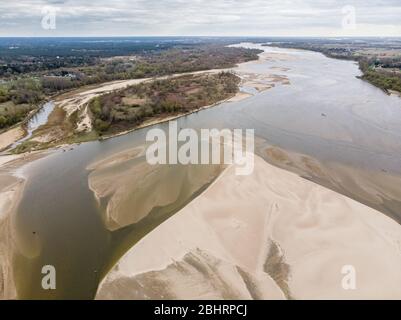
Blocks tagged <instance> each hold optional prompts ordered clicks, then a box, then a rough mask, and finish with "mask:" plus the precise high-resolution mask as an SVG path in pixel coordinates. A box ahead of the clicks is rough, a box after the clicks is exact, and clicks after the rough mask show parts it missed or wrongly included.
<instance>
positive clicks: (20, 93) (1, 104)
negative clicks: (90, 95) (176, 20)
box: [0, 40, 261, 131]
mask: <svg viewBox="0 0 401 320" xmlns="http://www.w3.org/2000/svg"><path fill="white" fill-rule="evenodd" d="M49 41H50V40H49ZM226 44H227V43H226V42H221V43H219V42H218V41H217V43H209V42H206V43H195V44H187V45H183V44H178V45H177V44H176V43H174V42H172V43H169V44H168V45H162V44H159V43H155V44H154V45H153V46H149V48H153V49H152V50H140V47H138V48H136V49H135V50H133V51H131V50H130V49H129V48H128V47H125V46H124V45H121V44H119V46H120V45H121V48H120V47H119V46H112V47H111V48H109V47H108V45H107V44H104V46H105V47H104V48H103V49H101V48H98V47H97V46H98V45H96V44H88V43H84V44H81V43H79V47H78V48H79V50H78V49H77V48H76V47H75V46H76V45H77V44H68V43H67V44H64V43H60V44H59V45H61V47H62V48H57V47H56V48H55V49H54V50H55V51H56V52H58V50H61V52H63V53H65V54H69V55H70V56H58V55H55V54H53V53H51V52H48V51H46V54H47V55H46V56H36V55H35V54H38V53H39V52H42V51H43V50H44V48H42V47H41V46H39V47H37V48H36V49H35V50H36V51H35V50H33V49H32V47H31V46H28V47H26V48H21V50H20V49H19V50H17V52H19V51H21V52H20V53H21V56H20V55H16V53H17V52H11V51H7V49H4V48H2V47H1V41H0V52H2V50H3V51H4V50H5V51H4V56H3V57H0V76H2V77H3V78H0V81H3V82H0V130H1V129H4V128H8V127H10V126H12V125H14V124H16V123H18V122H20V121H22V120H24V119H25V118H26V116H27V115H28V114H29V112H30V111H32V110H33V109H35V108H37V107H38V105H39V103H40V101H42V100H43V99H45V98H49V97H50V96H53V95H55V94H59V93H62V92H65V91H68V90H71V89H76V88H80V87H83V86H86V85H93V84H98V83H104V82H108V81H114V80H126V79H138V78H148V77H149V78H151V77H156V76H166V75H172V74H175V73H187V72H194V71H200V70H209V69H217V68H230V67H234V66H235V65H236V64H238V63H241V62H246V61H250V60H255V59H258V53H260V52H261V51H259V50H250V49H244V48H231V47H226ZM85 46H89V47H91V46H95V47H96V49H97V50H98V51H97V52H95V51H90V50H87V49H86V47H85ZM142 47H143V48H148V45H145V44H142ZM155 48H157V49H155ZM106 49H107V50H106ZM77 52H80V53H79V54H77ZM132 52H135V53H136V55H135V56H132V55H129V54H132ZM22 53H24V55H22ZM27 53H30V54H32V56H29V55H26V54H27ZM117 53H118V54H122V55H121V56H115V54H117ZM123 54H125V55H123ZM2 60H3V65H1V62H2ZM107 126H108V124H107V121H106V122H105V121H104V120H102V119H100V120H97V121H96V127H97V128H100V129H102V131H106V130H107Z"/></svg>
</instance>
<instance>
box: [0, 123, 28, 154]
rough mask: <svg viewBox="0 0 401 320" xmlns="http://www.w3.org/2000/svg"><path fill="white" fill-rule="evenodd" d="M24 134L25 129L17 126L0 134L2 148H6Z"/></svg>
mask: <svg viewBox="0 0 401 320" xmlns="http://www.w3.org/2000/svg"><path fill="white" fill-rule="evenodd" d="M23 136H24V130H22V128H21V127H15V128H13V129H10V130H8V131H6V132H4V133H2V134H0V150H4V149H5V148H7V147H8V146H10V145H12V144H13V143H14V142H16V141H18V140H19V139H21V138H22V137H23Z"/></svg>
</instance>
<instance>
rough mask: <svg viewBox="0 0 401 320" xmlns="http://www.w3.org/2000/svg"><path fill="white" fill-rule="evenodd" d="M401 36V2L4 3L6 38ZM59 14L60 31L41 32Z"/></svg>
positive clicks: (0, 22) (1, 16)
mask: <svg viewBox="0 0 401 320" xmlns="http://www.w3.org/2000/svg"><path fill="white" fill-rule="evenodd" d="M346 5H351V6H354V7H355V12H356V22H357V28H356V29H355V30H353V31H352V32H353V35H382V36H386V35H389V36H390V35H391V36H394V35H401V1H399V0H247V1H243V0H113V1H110V0H96V1H94V0H19V1H18V2H16V1H14V2H11V1H7V2H6V1H3V2H2V3H0V35H2V36H13V35H26V36H31V35H42V36H62V35H261V36H272V35H310V36H314V35H346V34H347V33H349V32H350V31H349V30H344V29H343V28H342V20H343V18H344V14H343V13H342V8H343V7H344V6H346ZM45 6H52V7H55V8H57V28H56V29H55V30H44V29H42V28H41V21H42V18H43V14H42V9H43V7H45Z"/></svg>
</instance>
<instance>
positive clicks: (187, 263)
mask: <svg viewBox="0 0 401 320" xmlns="http://www.w3.org/2000/svg"><path fill="white" fill-rule="evenodd" d="M255 161H256V163H255V171H254V173H253V174H252V175H251V176H248V177H241V176H236V175H235V170H234V167H233V166H232V167H230V168H229V169H227V170H226V171H225V172H224V173H223V174H222V175H221V176H220V178H219V179H218V180H217V181H215V182H214V183H213V184H212V185H211V186H210V187H209V188H208V189H207V190H206V191H205V192H204V193H203V194H202V195H201V196H199V197H198V198H196V199H195V200H194V201H192V202H191V203H190V204H188V205H187V206H186V207H185V208H184V209H182V210H181V211H180V212H178V213H177V214H176V215H175V216H174V217H172V218H171V219H169V220H168V221H167V222H165V223H163V224H162V225H161V226H160V227H158V228H157V229H156V230H155V231H153V232H152V233H150V234H149V235H147V236H146V237H145V238H144V239H143V240H142V241H140V242H139V243H138V244H137V245H136V246H134V247H133V248H132V249H131V250H130V251H129V252H128V253H127V254H126V255H125V256H124V257H123V258H122V259H121V260H120V261H119V263H118V264H117V265H116V266H115V268H114V269H113V270H112V271H111V272H110V274H109V275H108V276H107V277H106V279H105V280H104V281H103V282H102V284H101V286H100V289H99V291H98V295H97V298H98V299H113V298H121V299H148V298H163V297H167V298H177V299H198V298H199V299H203V298H227V297H229V298H239V299H251V298H271V299H280V298H284V297H285V298H288V299H400V298H401V287H400V286H399V283H401V270H400V268H399V266H400V264H401V251H400V246H401V226H400V225H399V224H397V223H396V222H394V221H393V220H391V219H390V218H388V217H386V216H384V215H383V214H381V213H380V212H378V211H375V210H373V209H371V208H369V207H367V206H365V205H362V204H360V203H358V202H355V201H353V200H351V199H349V198H347V197H345V196H342V195H340V194H338V193H335V192H333V191H331V190H328V189H325V188H324V187H321V186H319V185H316V184H314V183H312V182H310V181H307V180H305V179H302V178H301V177H299V176H297V175H295V174H293V173H289V172H287V171H284V170H282V169H279V168H276V167H274V166H272V165H270V164H268V163H266V162H265V161H264V160H262V159H261V158H258V157H257V158H256V159H255ZM367 244H369V245H367ZM150 252H151V253H152V254H151V255H150V254H149V253H150ZM345 265H352V266H354V267H355V269H356V272H357V289H356V290H344V289H343V288H342V286H341V281H342V278H343V275H342V273H341V271H342V268H343V266H345ZM244 274H246V275H247V276H246V277H244ZM250 284H252V285H250ZM228 288H229V289H230V290H229V291H227V290H228Z"/></svg>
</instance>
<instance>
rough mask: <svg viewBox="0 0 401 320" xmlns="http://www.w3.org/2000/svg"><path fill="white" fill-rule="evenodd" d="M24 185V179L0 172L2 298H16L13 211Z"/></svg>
mask: <svg viewBox="0 0 401 320" xmlns="http://www.w3.org/2000/svg"><path fill="white" fill-rule="evenodd" d="M24 185H25V181H24V179H21V178H17V177H14V176H12V175H8V174H1V173H0V300H2V299H15V298H16V291H15V285H14V279H13V270H12V264H11V255H12V246H13V240H12V227H11V213H12V212H13V210H15V208H16V206H17V204H18V201H19V199H20V197H21V195H22V191H23V188H24Z"/></svg>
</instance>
